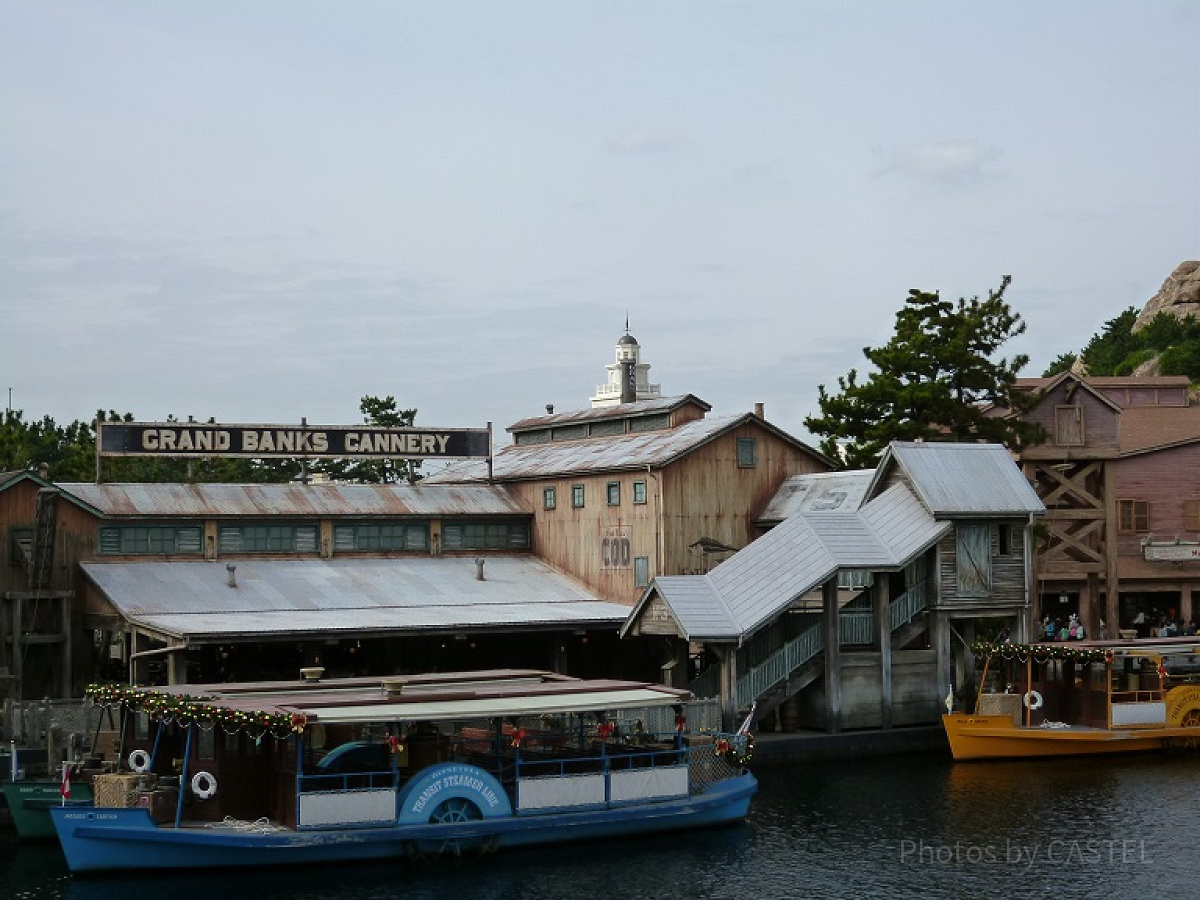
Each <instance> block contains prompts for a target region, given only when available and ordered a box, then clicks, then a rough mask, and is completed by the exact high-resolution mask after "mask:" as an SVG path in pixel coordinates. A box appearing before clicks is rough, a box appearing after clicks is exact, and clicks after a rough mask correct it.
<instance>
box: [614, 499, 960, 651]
mask: <svg viewBox="0 0 1200 900" xmlns="http://www.w3.org/2000/svg"><path fill="white" fill-rule="evenodd" d="M951 527H952V525H951V523H949V522H939V521H937V520H935V519H934V517H933V516H932V515H931V514H930V513H929V512H928V510H926V509H925V508H924V507H923V506H922V505H921V503H920V502H919V501H918V500H917V498H916V497H915V496H913V494H912V492H911V491H909V489H908V488H906V487H905V486H904V485H902V484H897V485H893V486H892V487H891V488H889V489H888V490H887V491H885V492H884V493H883V494H881V495H880V496H878V497H876V498H874V499H873V500H871V501H870V502H869V503H867V504H866V506H864V507H862V508H861V509H858V510H850V511H836V512H819V511H811V510H810V511H802V512H800V513H798V514H797V515H794V516H791V517H790V518H788V519H787V520H786V521H784V522H783V523H782V524H780V525H778V526H776V527H775V528H772V529H771V530H770V531H768V532H767V533H766V534H764V535H763V536H762V537H760V538H758V539H757V540H755V541H753V542H752V543H751V544H749V545H748V546H747V547H745V548H744V549H742V550H740V551H738V552H737V553H736V554H734V555H733V556H732V557H730V558H729V559H727V560H725V561H724V562H722V563H721V564H720V565H718V566H716V567H715V568H714V569H713V570H712V571H711V572H709V573H708V574H707V575H678V576H672V577H665V578H656V579H654V581H653V582H652V583H651V585H650V587H649V588H648V589H647V590H646V592H645V593H644V594H643V595H642V598H641V599H640V600H639V601H638V604H637V606H635V607H634V609H633V611H632V612H631V613H630V615H629V618H628V619H627V620H626V623H625V626H624V628H623V632H624V631H627V630H628V629H629V628H631V627H632V625H633V623H634V622H635V621H636V619H637V617H638V615H639V613H640V612H641V610H642V609H643V608H644V607H645V605H646V604H647V603H648V602H650V600H651V598H652V597H653V596H655V595H656V594H657V595H658V596H661V597H662V598H663V600H664V601H666V603H667V604H668V606H669V607H670V610H671V613H672V615H673V616H674V618H675V621H676V623H677V624H678V625H679V628H680V630H681V631H682V633H683V636H684V637H685V638H687V639H689V640H709V641H741V640H744V639H745V638H746V637H749V636H750V635H751V634H753V633H754V632H755V631H756V630H758V629H759V628H761V627H762V626H763V625H765V624H767V623H768V622H770V621H772V620H773V619H774V618H775V617H776V616H778V615H779V614H780V613H782V612H783V611H785V610H786V609H787V608H788V607H790V606H791V605H792V604H793V603H794V602H795V601H796V600H798V599H799V598H800V597H802V596H804V595H805V594H807V593H808V592H809V591H811V590H813V589H814V588H816V587H818V586H819V585H821V584H823V583H824V582H825V581H828V580H829V579H830V578H831V577H832V576H833V575H834V574H835V573H836V572H837V571H838V570H839V569H856V568H869V569H872V570H874V571H888V570H895V569H900V568H902V567H903V566H905V565H907V563H908V562H909V561H911V560H912V559H914V558H915V557H916V556H918V555H919V554H921V553H923V552H924V551H925V550H926V549H927V548H928V547H930V546H932V545H933V544H934V543H936V542H937V541H938V540H939V539H940V538H941V537H942V535H944V534H945V533H946V532H947V531H949V530H950V528H951Z"/></svg>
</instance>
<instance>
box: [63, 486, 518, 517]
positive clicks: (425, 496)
mask: <svg viewBox="0 0 1200 900" xmlns="http://www.w3.org/2000/svg"><path fill="white" fill-rule="evenodd" d="M59 487H60V488H61V489H62V490H63V491H65V492H67V493H69V494H71V495H72V496H73V497H75V498H77V499H78V500H80V501H81V502H83V503H86V504H88V505H90V506H92V507H94V508H95V509H97V510H99V511H100V512H101V514H103V515H105V516H114V517H115V516H137V517H155V516H163V517H217V518H220V517H242V516H248V517H250V516H252V517H267V516H271V517H281V518H283V517H292V518H315V517H338V518H352V517H354V516H388V517H396V516H503V515H508V516H515V515H529V510H528V509H526V508H525V507H524V506H522V505H521V503H520V502H519V501H518V500H517V499H516V498H515V497H514V496H513V495H512V494H511V493H510V492H509V491H508V490H507V489H506V488H503V487H499V486H496V485H475V484H472V485H452V484H437V485H435V484H429V485H426V484H424V483H418V484H415V485H407V484H404V485H395V484H390V485H389V484H308V485H303V484H90V483H86V482H84V483H74V484H61V485H59Z"/></svg>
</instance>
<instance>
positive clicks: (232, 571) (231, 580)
mask: <svg viewBox="0 0 1200 900" xmlns="http://www.w3.org/2000/svg"><path fill="white" fill-rule="evenodd" d="M225 571H226V572H228V573H229V576H228V578H227V579H226V582H225V583H226V584H228V585H229V586H230V587H231V588H235V587H237V566H235V565H234V564H233V563H228V564H227V565H226V566H225Z"/></svg>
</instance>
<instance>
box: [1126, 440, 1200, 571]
mask: <svg viewBox="0 0 1200 900" xmlns="http://www.w3.org/2000/svg"><path fill="white" fill-rule="evenodd" d="M1109 465H1110V466H1111V467H1112V469H1113V476H1114V477H1113V481H1114V490H1115V492H1116V497H1115V498H1114V499H1115V500H1141V501H1145V502H1146V503H1147V504H1148V507H1149V532H1148V534H1153V535H1154V539H1155V540H1156V541H1169V540H1174V539H1175V538H1176V537H1177V536H1178V537H1179V538H1180V539H1182V540H1193V541H1194V540H1200V533H1196V532H1187V531H1185V530H1184V519H1183V514H1184V506H1185V504H1186V501H1188V500H1200V444H1186V445H1183V446H1180V447H1173V448H1171V449H1168V450H1160V451H1158V452H1156V453H1147V454H1142V455H1139V456H1130V457H1127V458H1125V459H1122V460H1118V461H1115V462H1112V463H1109ZM1146 537H1147V534H1139V533H1118V534H1117V574H1118V576H1119V577H1120V579H1121V580H1122V581H1124V580H1125V579H1127V578H1139V579H1156V578H1164V579H1167V580H1171V581H1174V580H1177V579H1178V578H1179V577H1180V575H1183V574H1188V575H1190V577H1191V578H1193V579H1200V561H1186V562H1165V561H1147V560H1145V559H1144V558H1143V555H1142V541H1143V540H1144V539H1145V538H1146Z"/></svg>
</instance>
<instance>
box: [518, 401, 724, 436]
mask: <svg viewBox="0 0 1200 900" xmlns="http://www.w3.org/2000/svg"><path fill="white" fill-rule="evenodd" d="M681 406H696V407H699V408H700V409H702V410H703V411H704V412H708V411H709V410H711V409H712V406H710V405H709V404H707V403H705V402H704V401H703V400H701V399H700V398H699V397H697V396H696V395H695V394H684V395H683V396H682V397H655V398H653V399H652V400H638V401H636V402H634V403H618V404H615V405H613V406H593V407H589V408H587V409H576V410H571V411H569V412H562V413H551V414H549V415H545V416H530V417H529V418H527V419H521V420H520V421H519V422H515V423H513V424H512V425H509V426H508V428H507V429H506V430H507V431H511V432H513V433H516V432H518V431H532V430H535V429H540V428H551V427H554V426H559V425H574V424H576V423H579V422H598V421H604V420H606V419H630V418H637V417H640V416H651V415H659V414H661V413H669V412H674V411H675V410H677V409H679V408H680V407H681Z"/></svg>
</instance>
